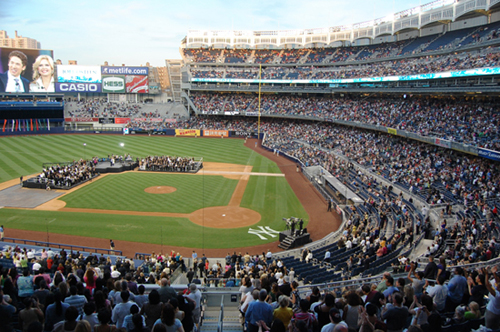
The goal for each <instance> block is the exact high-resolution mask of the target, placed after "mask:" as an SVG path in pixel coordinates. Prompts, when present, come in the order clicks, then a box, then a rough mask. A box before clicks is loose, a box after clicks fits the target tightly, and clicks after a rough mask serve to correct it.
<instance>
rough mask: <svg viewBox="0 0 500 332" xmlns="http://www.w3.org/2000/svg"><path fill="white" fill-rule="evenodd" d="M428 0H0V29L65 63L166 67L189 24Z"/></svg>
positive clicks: (270, 21) (334, 21)
mask: <svg viewBox="0 0 500 332" xmlns="http://www.w3.org/2000/svg"><path fill="white" fill-rule="evenodd" d="M428 2H431V0H427V1H423V2H421V1H420V0H405V1H400V0H398V1H396V0H354V1H348V0H311V1H304V0H267V1H262V0H254V1H242V0H233V1H220V0H213V1H211V0H205V1H199V0H191V1H189V2H187V1H172V0H142V1H139V0H135V1H128V0H120V1H115V0H100V1H94V0H92V1H84V0H78V1H76V0H48V1H38V0H23V1H19V0H0V30H5V31H7V34H8V35H9V37H11V38H12V37H14V32H15V31H16V30H17V32H18V34H19V35H22V36H23V37H29V38H34V39H36V40H37V41H39V42H40V43H41V45H42V48H43V49H50V50H53V51H54V58H55V59H61V60H62V61H63V63H64V64H67V62H68V60H77V61H78V64H79V65H102V64H103V63H104V61H108V63H109V64H110V65H111V64H114V65H121V64H126V65H127V66H139V65H145V64H146V62H149V63H150V64H151V65H152V66H165V59H180V58H181V56H180V53H179V47H180V45H181V41H182V39H183V38H184V37H186V35H187V32H188V30H191V29H193V30H199V29H201V30H250V31H252V30H294V29H312V28H327V27H332V26H339V25H348V24H356V23H360V22H365V21H370V20H373V19H377V18H382V17H386V16H387V15H390V14H392V13H396V12H399V11H402V10H405V9H410V8H413V7H416V6H419V5H420V4H425V3H428Z"/></svg>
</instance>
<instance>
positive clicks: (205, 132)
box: [203, 130, 229, 137]
mask: <svg viewBox="0 0 500 332" xmlns="http://www.w3.org/2000/svg"><path fill="white" fill-rule="evenodd" d="M221 136H222V137H229V132H228V131H227V130H203V137H221Z"/></svg>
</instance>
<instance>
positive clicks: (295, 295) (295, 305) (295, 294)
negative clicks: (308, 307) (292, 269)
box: [290, 281, 300, 312]
mask: <svg viewBox="0 0 500 332" xmlns="http://www.w3.org/2000/svg"><path fill="white" fill-rule="evenodd" d="M291 286H292V292H291V293H290V302H291V303H292V309H293V311H295V312H296V311H298V310H299V304H300V294H299V290H298V287H299V283H298V282H296V281H294V282H292V284H291Z"/></svg>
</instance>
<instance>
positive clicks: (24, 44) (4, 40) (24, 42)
mask: <svg viewBox="0 0 500 332" xmlns="http://www.w3.org/2000/svg"><path fill="white" fill-rule="evenodd" d="M0 47H11V48H23V49H24V48H32V49H37V50H39V49H41V48H42V47H41V44H40V42H39V41H37V40H36V39H33V38H28V37H23V36H20V35H18V34H17V30H16V31H15V37H14V38H9V36H8V35H7V31H5V30H0Z"/></svg>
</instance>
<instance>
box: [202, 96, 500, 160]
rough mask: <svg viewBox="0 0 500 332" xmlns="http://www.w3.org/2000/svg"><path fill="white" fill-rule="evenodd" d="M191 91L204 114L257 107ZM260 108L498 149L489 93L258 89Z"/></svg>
mask: <svg viewBox="0 0 500 332" xmlns="http://www.w3.org/2000/svg"><path fill="white" fill-rule="evenodd" d="M192 96H193V98H194V104H195V106H196V107H197V108H198V109H199V110H200V111H202V112H203V113H205V114H207V113H218V112H220V111H222V108H220V105H221V104H225V105H226V106H225V107H226V108H225V109H236V110H237V111H238V112H239V113H240V114H242V113H243V112H254V113H257V112H258V107H259V104H258V100H257V99H258V97H257V96H255V95H253V96H252V95H246V94H245V95H242V94H225V95H223V94H198V93H193V94H192ZM211 97H212V98H211ZM212 99H215V100H217V101H218V103H217V105H214V104H213V103H212V102H211V100H212ZM232 105H238V106H237V107H231V106H232ZM260 108H261V110H260V111H261V113H262V114H272V115H275V114H279V115H283V116H309V117H318V118H321V119H322V120H326V121H328V120H344V121H352V122H361V123H368V124H373V125H379V126H385V127H390V128H396V129H400V130H406V131H409V132H413V133H416V134H419V135H421V136H426V137H436V138H440V139H445V140H450V141H455V142H459V143H465V144H469V145H473V146H478V147H484V148H487V149H492V150H500V137H498V128H499V126H500V123H499V121H500V118H499V117H498V114H499V113H498V111H497V108H496V101H495V100H493V99H487V98H486V99H479V98H467V97H462V98H457V97H440V98H435V97H425V96H421V97H417V96H408V98H390V97H386V98H380V97H369V98H349V97H346V98H338V97H335V96H333V97H332V96H321V97H316V96H292V95H263V96H261V101H260ZM207 111H208V112H207Z"/></svg>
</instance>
